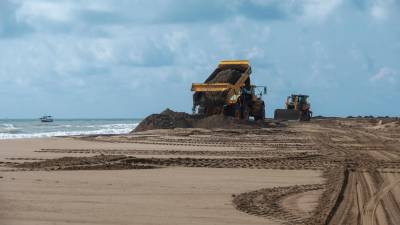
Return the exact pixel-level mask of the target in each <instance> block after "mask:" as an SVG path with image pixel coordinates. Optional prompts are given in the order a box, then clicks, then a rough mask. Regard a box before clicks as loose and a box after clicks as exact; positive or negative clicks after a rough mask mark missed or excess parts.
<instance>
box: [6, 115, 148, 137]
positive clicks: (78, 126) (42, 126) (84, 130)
mask: <svg viewBox="0 0 400 225" xmlns="http://www.w3.org/2000/svg"><path fill="white" fill-rule="evenodd" d="M140 121H141V120H140V119H55V120H54V122H52V123H42V122H41V121H40V120H39V119H0V139H18V138H41V137H53V136H68V135H81V134H83V135H84V134H127V133H129V132H130V131H132V130H133V129H134V128H135V127H136V126H137V125H138V124H139V122H140Z"/></svg>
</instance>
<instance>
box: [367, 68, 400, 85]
mask: <svg viewBox="0 0 400 225" xmlns="http://www.w3.org/2000/svg"><path fill="white" fill-rule="evenodd" d="M397 75H398V73H397V72H396V71H395V70H393V69H391V68H389V67H382V68H381V69H380V70H379V71H378V72H377V73H376V74H375V75H373V76H372V77H371V78H370V79H369V81H370V82H372V83H378V82H387V83H389V84H395V83H396V82H397Z"/></svg>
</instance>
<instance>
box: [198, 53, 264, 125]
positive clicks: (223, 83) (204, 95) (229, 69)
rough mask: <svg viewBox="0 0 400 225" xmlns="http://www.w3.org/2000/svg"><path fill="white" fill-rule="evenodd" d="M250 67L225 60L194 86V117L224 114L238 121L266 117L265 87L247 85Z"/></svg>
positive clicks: (247, 64)
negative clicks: (196, 115)
mask: <svg viewBox="0 0 400 225" xmlns="http://www.w3.org/2000/svg"><path fill="white" fill-rule="evenodd" d="M250 74H251V66H250V63H249V61H248V60H225V61H221V62H220V63H219V64H218V67H217V68H216V69H215V70H214V72H213V73H211V75H210V76H209V77H208V78H207V79H206V80H205V82H204V83H193V84H192V91H193V92H194V94H193V114H198V115H205V116H210V115H215V114H224V115H226V116H233V117H237V118H241V119H246V120H247V119H249V118H250V117H253V118H254V119H255V120H263V119H264V118H265V103H264V101H263V100H262V95H263V94H266V92H267V88H266V87H265V86H255V85H252V84H251V82H250Z"/></svg>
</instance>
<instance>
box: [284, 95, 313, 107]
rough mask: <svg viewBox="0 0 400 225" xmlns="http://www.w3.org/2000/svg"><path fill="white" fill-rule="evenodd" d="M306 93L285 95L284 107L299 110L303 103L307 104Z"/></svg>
mask: <svg viewBox="0 0 400 225" xmlns="http://www.w3.org/2000/svg"><path fill="white" fill-rule="evenodd" d="M307 99H308V95H291V96H288V97H287V100H286V108H287V109H294V110H301V108H303V106H304V105H307V104H308V102H307Z"/></svg>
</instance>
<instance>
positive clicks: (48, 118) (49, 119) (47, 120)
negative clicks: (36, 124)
mask: <svg viewBox="0 0 400 225" xmlns="http://www.w3.org/2000/svg"><path fill="white" fill-rule="evenodd" d="M40 121H42V122H43V123H51V122H53V121H54V120H53V117H52V116H42V117H40Z"/></svg>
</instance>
